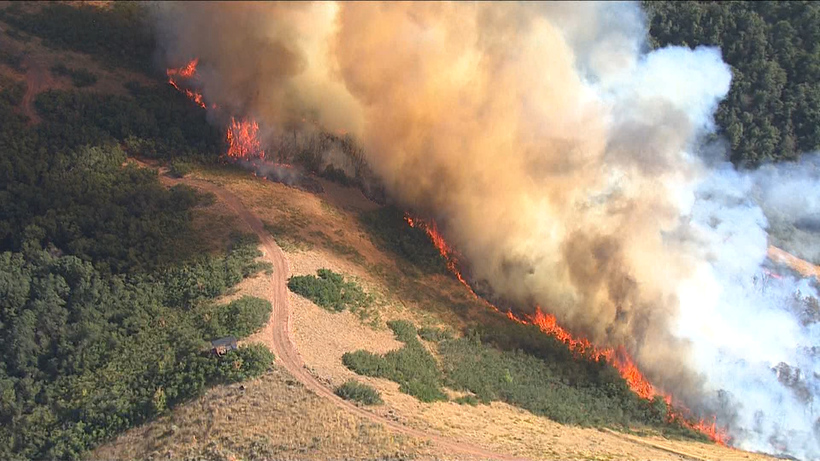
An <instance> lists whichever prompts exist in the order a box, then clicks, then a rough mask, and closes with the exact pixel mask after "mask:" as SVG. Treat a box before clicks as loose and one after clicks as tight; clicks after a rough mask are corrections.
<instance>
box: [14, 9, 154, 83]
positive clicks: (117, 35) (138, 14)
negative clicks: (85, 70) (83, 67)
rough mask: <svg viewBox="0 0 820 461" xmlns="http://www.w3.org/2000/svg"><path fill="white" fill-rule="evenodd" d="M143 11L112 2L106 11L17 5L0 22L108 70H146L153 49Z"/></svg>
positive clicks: (152, 38)
mask: <svg viewBox="0 0 820 461" xmlns="http://www.w3.org/2000/svg"><path fill="white" fill-rule="evenodd" d="M146 13H147V11H146V8H143V5H140V4H139V3H137V2H113V3H112V4H111V7H110V8H100V7H97V6H93V5H73V6H72V5H67V4H63V3H49V4H47V5H43V6H40V8H38V11H36V12H33V13H32V12H24V11H23V8H22V7H21V5H16V6H15V5H11V6H10V7H8V8H6V9H5V10H2V11H0V19H2V20H4V21H6V22H8V23H9V24H11V25H13V26H15V27H17V28H18V29H20V30H22V31H24V32H27V33H29V34H32V35H37V36H40V37H42V38H43V40H44V43H45V44H46V45H47V46H49V47H51V48H57V49H61V48H62V49H71V50H76V51H80V52H83V53H88V54H91V55H95V56H98V57H100V58H102V59H103V61H104V62H106V63H107V64H109V65H111V66H123V67H130V68H132V69H135V70H144V69H149V68H150V66H151V58H152V56H153V53H154V49H155V46H156V45H155V42H154V35H153V32H152V30H151V27H150V25H151V24H150V22H149V21H148V18H147V14H146Z"/></svg>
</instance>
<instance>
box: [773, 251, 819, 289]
mask: <svg viewBox="0 0 820 461" xmlns="http://www.w3.org/2000/svg"><path fill="white" fill-rule="evenodd" d="M767 253H768V256H769V259H771V260H772V261H774V262H777V263H782V264H786V265H787V266H789V267H790V268H791V269H792V270H794V271H795V272H797V273H799V274H800V275H802V276H803V277H815V278H816V279H817V280H818V281H820V266H815V265H814V264H812V263H810V262H808V261H804V260H802V259H800V258H798V257H797V256H795V255H793V254H791V253H788V252H786V251H783V250H781V249H780V248H777V247H776V246H773V245H769V249H768V252H767ZM777 278H780V277H777Z"/></svg>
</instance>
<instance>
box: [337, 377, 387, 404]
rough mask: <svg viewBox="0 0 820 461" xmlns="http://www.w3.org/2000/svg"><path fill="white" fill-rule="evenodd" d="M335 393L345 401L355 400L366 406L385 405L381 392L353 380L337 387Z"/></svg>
mask: <svg viewBox="0 0 820 461" xmlns="http://www.w3.org/2000/svg"><path fill="white" fill-rule="evenodd" d="M335 392H336V395H338V396H339V397H341V398H343V399H345V400H355V401H356V402H361V403H363V404H365V405H381V404H382V403H384V401H382V397H381V395H379V391H377V390H376V389H374V388H372V387H370V386H368V385H367V384H363V383H360V382H358V381H355V380H352V379H351V380H349V381H347V382H345V383H344V384H342V385H341V386H339V387H337V388H336V391H335Z"/></svg>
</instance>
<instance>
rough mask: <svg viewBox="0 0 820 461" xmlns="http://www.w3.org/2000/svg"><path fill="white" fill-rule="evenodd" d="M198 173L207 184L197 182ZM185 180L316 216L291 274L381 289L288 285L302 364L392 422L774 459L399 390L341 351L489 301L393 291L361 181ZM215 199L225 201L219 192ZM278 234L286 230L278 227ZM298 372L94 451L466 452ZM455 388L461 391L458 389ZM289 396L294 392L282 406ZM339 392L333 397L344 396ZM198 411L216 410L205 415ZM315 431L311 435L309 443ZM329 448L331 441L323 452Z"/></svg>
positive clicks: (201, 404)
mask: <svg viewBox="0 0 820 461" xmlns="http://www.w3.org/2000/svg"><path fill="white" fill-rule="evenodd" d="M201 180H204V181H205V183H204V184H203V183H199V181H201ZM186 181H192V183H199V184H203V187H208V188H213V187H218V188H221V189H223V190H225V191H226V192H229V193H231V194H232V196H233V197H234V198H236V199H238V200H239V201H240V203H241V206H242V207H243V208H246V209H247V210H249V211H250V212H252V213H253V214H254V215H256V216H258V217H259V219H261V220H263V221H272V222H281V221H283V219H284V218H286V217H290V219H293V217H298V218H297V219H301V220H302V221H301V222H304V223H309V224H308V225H307V226H305V227H304V228H302V229H300V230H293V231H292V232H291V233H288V235H287V236H288V238H289V239H291V240H289V243H290V246H286V248H290V249H289V250H286V252H285V255H286V259H287V262H288V266H289V272H288V274H289V275H303V274H311V273H315V271H316V269H318V268H323V267H325V268H331V269H332V270H334V271H338V272H341V273H345V274H350V275H353V276H355V278H356V280H357V281H358V282H359V283H360V284H361V285H362V286H364V287H365V288H366V290H367V291H368V292H370V293H376V294H377V296H378V301H377V303H376V307H374V308H373V310H372V311H370V312H368V313H367V314H366V315H364V314H362V315H359V314H354V313H351V312H349V311H345V312H341V313H331V312H328V311H327V310H325V309H322V308H320V307H318V306H316V305H315V304H313V303H312V302H310V301H308V300H306V299H305V298H303V297H301V296H298V295H295V294H293V293H289V295H288V302H289V304H290V306H291V307H290V309H291V321H292V327H291V328H292V337H293V340H294V343H295V348H296V350H297V351H298V354H299V359H300V360H303V361H304V366H305V369H306V370H307V371H308V372H309V373H310V374H311V375H312V376H313V377H315V379H317V380H318V381H319V382H320V383H322V385H324V386H326V387H327V388H328V389H332V388H333V387H335V386H337V385H339V384H341V383H343V382H344V381H346V380H348V379H351V378H353V379H358V380H361V381H363V382H366V383H368V384H370V385H372V386H373V387H374V388H376V389H377V390H378V391H379V392H380V393H381V395H382V398H383V399H384V401H385V404H384V405H383V406H379V407H375V408H374V409H372V410H367V412H368V413H371V414H373V415H375V416H377V417H379V419H378V420H377V421H392V422H396V423H399V424H400V425H401V426H404V427H407V428H410V429H411V430H414V431H421V432H422V433H423V434H428V435H429V436H433V435H435V436H437V437H441V438H444V439H445V440H458V441H461V442H467V443H469V444H471V445H470V446H474V447H484V448H485V449H488V450H490V451H489V452H488V453H495V455H483V456H478V458H481V459H483V458H485V457H487V456H489V457H492V458H496V457H498V458H500V457H502V456H504V454H511V455H514V456H515V457H522V458H527V459H577V460H601V459H635V460H639V459H653V460H654V459H768V458H766V457H761V456H755V455H752V454H749V453H743V452H737V451H734V450H730V449H726V448H722V447H720V446H716V445H713V444H703V443H697V442H685V441H672V440H668V439H664V438H661V437H657V436H643V437H632V436H628V435H625V434H619V433H615V432H607V431H600V430H596V429H583V428H578V427H570V426H563V425H560V424H556V423H555V422H553V421H550V420H549V419H547V418H543V417H538V416H535V415H533V414H531V413H529V412H527V411H524V410H521V409H518V408H516V407H514V406H511V405H508V404H503V403H500V402H493V403H491V404H489V405H480V406H477V407H473V406H469V405H459V404H457V403H454V402H439V403H433V404H425V403H421V402H419V401H418V400H416V399H415V398H413V397H411V396H408V395H406V394H404V393H402V392H400V391H399V389H398V386H397V385H396V384H395V383H392V382H390V381H387V380H383V379H377V378H363V377H360V376H357V375H356V374H354V373H353V372H351V371H350V370H348V369H347V368H345V367H344V366H343V365H342V355H343V354H344V353H345V352H349V351H352V350H357V349H366V350H370V351H373V352H379V353H383V352H387V351H389V350H392V349H396V348H398V347H399V346H400V343H399V342H397V341H396V340H395V339H393V338H392V335H391V334H390V333H389V330H387V329H386V328H385V327H384V325H385V322H386V321H389V320H394V319H405V320H411V321H413V322H415V323H416V324H418V325H434V326H442V325H444V326H446V327H448V328H451V329H453V330H457V329H458V328H459V327H460V326H462V325H463V324H464V323H465V322H466V320H464V319H469V318H479V317H481V316H482V315H484V314H486V312H484V311H482V309H484V308H483V307H482V306H481V305H480V304H479V303H477V302H474V301H472V300H471V297H470V295H469V293H468V292H467V291H466V289H464V288H463V286H461V285H460V284H459V283H458V282H457V281H456V280H454V279H452V278H450V277H447V276H441V275H431V276H417V277H416V278H414V279H412V280H410V281H407V282H405V283H408V284H409V285H411V287H410V288H409V289H410V290H414V291H416V292H419V291H421V290H423V292H424V295H422V296H424V297H425V298H427V296H429V298H427V299H425V300H424V301H422V302H419V301H416V300H411V299H405V298H402V297H399V296H396V295H395V294H392V293H394V292H395V290H391V289H390V288H389V287H388V286H387V284H386V283H385V280H389V279H394V280H395V279H403V278H406V277H405V276H404V275H403V274H402V272H401V271H400V270H399V268H398V267H397V266H396V261H395V256H391V255H389V254H386V253H385V252H384V251H383V250H380V249H379V248H377V247H376V246H375V245H374V244H373V243H372V241H371V240H370V239H371V237H369V236H368V234H367V232H366V230H365V229H362V227H361V225H360V224H358V218H357V215H358V213H360V212H361V211H364V210H372V209H373V208H374V207H375V206H376V205H375V204H373V203H372V202H369V201H368V200H367V199H365V198H364V197H363V196H362V195H361V193H360V192H358V191H356V190H354V189H350V188H344V187H340V186H338V185H335V184H333V183H330V182H327V181H324V180H322V185H323V187H324V188H325V191H326V192H325V193H323V194H316V195H314V194H310V193H306V192H302V191H299V190H296V189H294V188H291V187H287V186H284V185H281V184H276V183H271V182H267V181H263V180H259V179H256V178H253V177H248V176H245V175H242V174H238V173H226V172H220V171H218V170H207V171H205V170H203V171H198V172H196V173H193V174H191V175H190V176H189V177H188V179H186ZM213 190H215V189H213ZM220 199H222V197H220ZM218 203H224V202H222V200H220V201H219V202H218ZM239 206H240V205H234V206H233V208H234V210H232V211H230V212H228V213H230V214H232V213H235V212H237V211H238V210H236V208H238V207H239ZM226 211H227V210H226ZM240 214H241V213H240ZM328 231H330V232H328ZM320 232H321V233H320ZM325 232H328V233H330V234H331V235H333V237H332V238H331V237H329V236H328V235H327V234H325ZM279 239H280V241H284V240H282V239H283V237H282V236H281V234H280V237H279ZM297 243H298V244H297ZM266 252H267V251H266ZM354 260H356V261H358V262H353V261H354ZM378 264H382V265H383V266H386V267H383V268H382V269H380V270H379V271H378V272H377V274H378V275H373V274H372V272H373V271H372V270H368V269H369V268H372V267H373V266H374V265H378ZM391 266H392V267H391ZM270 283H271V279H270V278H268V277H263V278H257V279H252V280H249V281H246V282H243V284H242V285H240V287H239V289H240V292H241V293H247V294H252V295H255V296H260V297H265V296H272V295H273V294H274V293H275V292H274V291H272V288H271V287H270ZM238 295H239V293H237V294H236V295H234V296H238ZM425 295H426V296H425ZM447 297H452V298H454V301H455V302H457V303H463V304H465V305H467V306H469V307H467V306H465V308H466V309H469V311H468V312H467V313H466V315H463V316H458V317H456V316H454V315H453V313H452V311H451V310H448V309H447V306H446V305H445V304H439V305H436V304H433V301H431V300H432V299H446V298H447ZM425 301H426V302H425ZM269 334H270V331H269V330H267V329H263V330H262V331H261V332H260V333H258V334H257V335H255V336H252V337H251V338H249V339H248V340H249V341H254V340H257V341H262V342H266V343H267V342H269V341H270V339H269V337H268V336H267V335H269ZM274 350H275V349H274ZM290 379H292V378H289V375H288V373H287V372H286V371H284V370H281V369H278V370H277V371H276V372H274V373H273V374H271V375H265V376H263V377H262V378H260V379H258V380H254V381H252V382H250V383H247V384H245V389H244V390H243V391H240V390H237V386H236V385H234V386H232V387H230V388H227V389H222V388H217V389H214V390H212V391H209V392H208V393H207V394H206V395H205V396H204V397H202V398H200V399H198V400H197V401H195V402H191V403H190V404H187V405H185V406H183V407H181V408H180V409H178V410H176V411H174V412H173V413H172V414H170V415H168V416H167V417H163V418H161V419H159V420H157V421H155V422H153V423H151V424H149V425H147V426H145V427H141V428H137V429H134V430H132V431H129V432H127V433H126V434H124V435H123V436H121V437H120V438H118V439H117V440H116V441H114V442H113V443H111V444H107V445H104V446H103V447H101V448H99V449H98V450H96V451H95V452H94V454H93V455H92V456H91V459H106V458H110V457H115V458H119V457H137V458H142V457H150V456H161V455H162V454H164V453H167V452H168V451H171V452H172V453H174V455H182V453H185V456H194V455H195V454H196V455H205V456H217V454H218V456H221V457H224V458H223V459H232V458H231V456H235V457H237V459H243V458H244V459H254V458H257V457H263V458H264V457H268V456H271V457H281V458H287V459H290V458H291V457H293V458H300V459H304V458H310V459H323V458H325V457H327V456H346V457H353V458H358V457H365V458H368V457H379V458H382V457H392V456H396V457H411V458H418V459H428V457H430V456H433V457H436V456H442V449H443V450H444V453H447V455H446V458H447V459H457V458H461V457H463V456H464V453H462V452H461V451H460V450H459V449H453V448H454V447H448V444H447V443H444V445H443V446H441V442H438V441H437V440H433V441H432V442H425V438H424V437H410V438H407V437H406V436H401V435H397V436H390V437H389V438H386V437H387V436H386V435H385V434H386V433H385V432H382V431H384V428H383V427H384V426H382V425H381V424H377V425H376V426H374V427H373V429H371V430H372V431H375V432H369V431H368V432H365V433H363V432H362V429H361V424H365V423H363V422H362V420H361V419H359V418H360V417H358V416H357V417H356V418H355V419H353V420H351V419H350V418H351V417H350V416H347V415H346V414H345V412H340V410H337V409H336V408H338V407H334V405H332V404H330V403H329V402H327V401H323V400H322V399H317V397H315V395H314V394H312V393H307V394H306V395H307V396H310V397H307V396H306V397H296V396H292V395H291V394H289V393H288V392H286V391H285V389H291V388H293V389H295V390H296V391H298V392H299V393H300V394H301V393H304V392H306V391H304V390H303V389H304V388H302V387H301V386H300V385H294V384H291V385H290V386H288V384H287V383H288V382H291V383H292V382H293V381H289V380H290ZM294 386H295V387H294ZM290 392H293V390H291V391H290ZM448 393H452V394H453V395H459V393H454V392H453V391H448ZM297 395H298V394H297ZM331 400H334V399H331ZM283 401H289V402H290V403H289V404H286V405H284V406H283ZM297 402H300V403H298V404H297ZM340 403H341V401H337V405H338V404H340ZM294 405H295V406H294ZM317 407H318V408H317ZM283 412H284V413H285V414H284V415H283V417H284V418H285V420H288V419H287V418H295V416H288V415H292V414H300V413H301V414H303V415H304V417H303V418H302V419H299V420H298V422H296V421H294V423H293V424H296V427H297V428H298V431H296V432H293V431H294V429H293V427H292V425H291V424H283V425H280V424H279V422H278V421H280V420H278V419H277V422H272V421H270V419H269V418H268V415H270V414H277V415H278V414H281V413H283ZM317 412H319V413H320V414H326V413H325V412H330V414H329V416H326V417H325V419H324V421H322V418H321V417H319V416H313V415H315V414H316V413H317ZM202 413H205V414H207V415H209V417H207V418H203V417H202ZM313 418H316V419H313ZM328 421H331V423H328ZM352 421H359V422H357V423H355V424H359V429H355V428H354V427H352V426H351V425H353V424H354V423H353V422H352ZM329 424H330V427H328V425H329ZM370 424H372V423H370ZM382 424H383V423H382ZM172 425H173V426H175V427H176V428H177V429H175V430H174V431H171V429H169V428H170V427H172ZM216 428H218V429H216ZM376 428H379V429H376ZM392 430H393V428H390V431H391V432H392ZM388 433H389V432H388ZM399 433H401V431H400V432H399ZM313 434H315V435H313ZM308 435H310V437H311V438H309V437H308ZM362 437H365V438H364V439H363V438H362ZM392 437H398V438H396V439H393V438H392ZM308 439H309V440H311V442H310V443H308V442H306V441H307V440H308ZM342 441H343V442H342ZM430 443H432V444H433V445H430ZM328 447H336V448H333V449H330V448H328ZM455 448H460V447H455ZM329 449H330V450H331V451H327V450H329ZM336 450H339V451H336ZM373 450H375V451H373ZM431 450H432V451H431ZM433 453H435V455H433ZM682 454H683V455H682Z"/></svg>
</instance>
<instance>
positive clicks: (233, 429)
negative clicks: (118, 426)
mask: <svg viewBox="0 0 820 461" xmlns="http://www.w3.org/2000/svg"><path fill="white" fill-rule="evenodd" d="M431 455H432V453H431V447H430V446H429V444H427V443H426V442H424V441H420V440H417V439H412V438H408V437H404V436H400V435H393V434H391V433H390V432H388V431H387V430H385V429H384V427H383V426H382V425H380V424H373V423H371V422H369V421H367V420H364V419H362V418H358V417H355V416H351V415H349V414H348V413H346V412H345V411H344V410H341V409H339V408H338V407H337V406H336V405H334V404H333V403H331V402H328V401H326V400H325V399H323V398H321V397H318V396H316V395H314V394H313V393H311V392H309V391H307V390H306V389H305V388H304V387H302V385H301V384H300V383H298V382H297V381H295V380H293V379H292V378H291V377H290V375H288V374H287V372H285V371H282V370H280V369H275V370H273V371H271V372H269V373H266V374H265V375H263V376H262V377H260V378H258V379H254V380H252V381H247V382H244V383H242V384H234V385H230V386H220V387H217V388H214V389H212V390H210V391H209V392H208V393H207V394H206V395H204V396H203V397H201V398H199V399H197V400H195V401H193V402H189V403H188V404H185V405H183V406H181V407H179V408H177V409H175V410H174V411H173V412H171V413H170V414H168V415H166V416H163V417H160V418H158V419H157V420H155V421H153V422H151V423H150V424H147V425H144V426H142V427H140V428H136V429H133V430H131V431H128V432H126V433H125V434H123V435H122V436H121V437H119V438H118V439H117V440H115V441H114V442H112V443H109V444H106V445H104V446H102V447H100V448H99V449H97V450H96V451H94V452H93V453H91V454H90V456H88V459H101V460H102V459H106V460H108V459H168V458H172V459H181V458H185V459H194V458H199V459H202V458H204V459H211V460H223V459H224V460H229V459H329V458H346V459H350V458H354V459H362V458H370V459H373V458H382V459H383V458H416V457H430V456H431Z"/></svg>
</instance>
